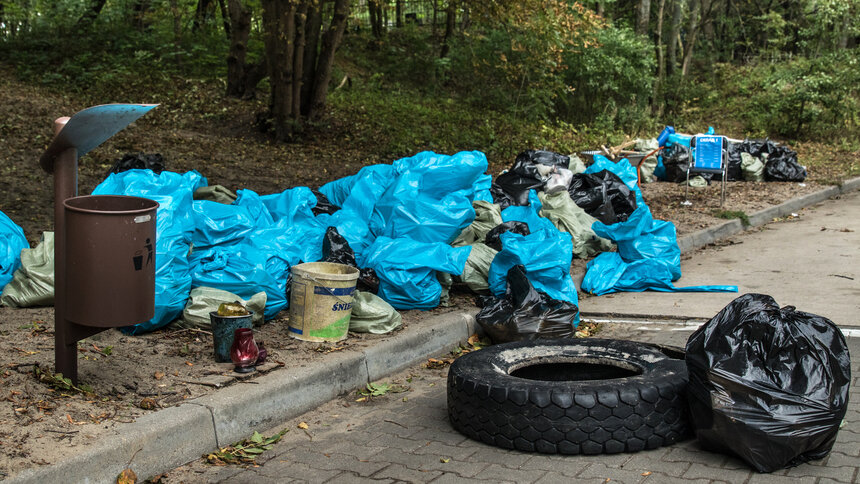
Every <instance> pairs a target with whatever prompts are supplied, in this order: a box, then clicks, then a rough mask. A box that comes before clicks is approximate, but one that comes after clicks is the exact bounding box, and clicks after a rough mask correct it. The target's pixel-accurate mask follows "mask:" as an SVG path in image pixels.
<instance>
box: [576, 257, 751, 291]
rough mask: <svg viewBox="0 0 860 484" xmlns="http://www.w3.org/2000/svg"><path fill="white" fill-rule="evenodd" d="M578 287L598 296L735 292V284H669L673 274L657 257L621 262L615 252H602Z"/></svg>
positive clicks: (590, 263) (736, 289) (588, 268)
mask: <svg viewBox="0 0 860 484" xmlns="http://www.w3.org/2000/svg"><path fill="white" fill-rule="evenodd" d="M586 270H587V272H586V273H585V278H584V279H583V280H582V290H583V291H587V292H589V293H591V294H594V295H597V296H602V295H604V294H611V293H614V292H642V291H659V292H738V286H687V287H676V286H675V285H674V284H672V282H671V281H672V277H673V274H672V272H671V271H670V269H669V267H668V266H667V265H666V264H664V263H662V262H661V261H660V260H659V259H639V260H634V261H629V262H628V261H625V260H624V259H622V258H621V256H620V255H619V254H618V253H617V252H603V253H602V254H600V255H598V256H597V257H595V258H594V259H592V260H591V261H590V262H589V263H588V266H587V269H586Z"/></svg>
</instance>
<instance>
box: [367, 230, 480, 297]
mask: <svg viewBox="0 0 860 484" xmlns="http://www.w3.org/2000/svg"><path fill="white" fill-rule="evenodd" d="M471 251H472V247H471V246H464V247H451V246H450V245H448V244H444V243H441V242H431V243H428V242H417V241H414V240H410V239H405V238H401V239H391V238H389V237H378V238H377V239H376V240H375V241H374V242H373V244H372V245H371V246H370V247H368V248H367V251H366V255H365V257H364V258H363V260H361V261H359V262H358V265H359V267H367V268H370V269H373V270H375V271H376V275H377V276H379V293H378V295H379V297H381V298H382V299H384V300H385V301H387V302H388V303H389V304H391V305H392V306H394V307H395V308H397V309H432V308H435V307H436V306H438V305H439V296H440V295H441V294H442V286H441V285H440V284H439V280H438V279H437V278H436V271H440V272H447V273H449V274H454V275H460V274H462V273H463V269H464V268H465V267H466V259H468V258H469V254H470V253H471Z"/></svg>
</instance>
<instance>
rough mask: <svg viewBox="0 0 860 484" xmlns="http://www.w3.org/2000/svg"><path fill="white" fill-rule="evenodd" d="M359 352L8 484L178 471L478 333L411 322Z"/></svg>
mask: <svg viewBox="0 0 860 484" xmlns="http://www.w3.org/2000/svg"><path fill="white" fill-rule="evenodd" d="M416 326H418V328H417V331H414V332H404V333H400V334H396V335H394V336H392V337H390V338H387V339H385V340H383V341H380V342H379V343H378V344H376V345H373V346H370V347H368V348H366V349H365V350H363V351H360V352H359V351H355V352H350V353H332V354H330V355H328V357H326V359H325V360H324V361H318V362H314V363H312V364H309V365H307V366H305V367H301V368H292V369H285V370H276V371H273V372H271V373H268V374H266V375H263V376H261V377H260V378H257V379H254V380H251V381H249V382H244V381H239V382H236V383H235V384H233V385H231V386H229V387H227V388H224V389H221V390H218V391H217V392H215V393H212V394H210V395H206V396H203V397H200V398H196V399H194V400H190V401H188V402H184V403H182V404H181V405H179V406H176V407H170V408H166V409H164V410H160V411H158V412H155V413H150V414H147V415H144V416H142V417H140V418H138V419H137V420H136V421H135V422H134V423H131V424H128V426H124V427H123V428H122V429H121V432H122V433H121V434H117V435H112V436H108V437H106V438H104V439H102V440H101V441H100V442H99V443H98V444H96V445H95V446H93V447H90V448H88V449H86V450H84V451H83V452H81V453H79V454H75V455H73V456H70V457H69V458H67V459H65V460H63V461H62V462H58V463H56V464H53V465H50V466H47V467H40V468H33V469H28V470H26V471H24V472H21V473H19V474H18V475H16V476H12V477H11V478H10V479H9V480H8V482H10V483H33V484H36V483H44V482H69V483H72V482H76V483H96V482H105V483H108V482H110V483H113V482H116V476H117V475H118V474H119V473H120V472H122V470H123V469H125V468H131V469H132V470H134V472H135V474H137V476H138V478H139V479H144V478H148V477H152V476H155V475H158V474H160V473H162V472H164V471H167V470H170V469H173V468H174V467H178V466H180V465H183V464H185V463H187V462H189V461H191V460H194V459H197V458H199V457H200V456H201V455H203V454H205V453H207V452H211V451H213V450H215V449H216V448H218V447H221V446H225V445H229V444H231V443H233V442H236V441H238V440H240V439H242V438H244V437H247V436H248V433H249V431H251V430H262V429H266V428H269V427H272V426H274V425H276V424H277V423H279V422H282V421H284V420H289V419H291V418H293V417H296V416H298V415H301V414H302V413H304V412H306V411H308V410H311V409H313V408H315V407H317V406H319V405H322V404H323V403H325V402H328V401H329V400H331V399H333V398H335V397H337V396H338V395H341V394H344V393H347V392H349V391H352V390H354V389H356V388H360V387H363V386H364V385H366V384H367V383H370V382H372V381H376V380H378V379H380V378H383V377H385V376H387V375H390V374H393V373H396V372H398V371H401V370H403V369H406V368H408V367H410V366H412V365H414V364H416V363H418V362H420V361H423V360H425V359H427V358H430V357H432V356H436V355H438V354H440V353H444V352H446V351H450V350H452V349H454V348H456V347H457V346H458V345H459V344H460V343H463V342H465V341H466V340H467V339H468V338H469V336H470V335H472V334H473V333H474V332H475V331H476V328H477V323H476V322H475V318H474V317H473V316H472V315H471V314H468V313H463V312H452V313H448V314H441V315H438V316H435V317H432V318H429V319H427V320H424V321H421V322H419V323H416Z"/></svg>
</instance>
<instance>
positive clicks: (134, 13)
mask: <svg viewBox="0 0 860 484" xmlns="http://www.w3.org/2000/svg"><path fill="white" fill-rule="evenodd" d="M151 8H152V0H136V1H135V2H134V3H133V4H132V6H131V25H132V26H133V27H134V28H135V29H137V31H138V32H143V31H145V30H146V29H147V28H149V22H148V21H147V20H146V14H147V12H149V10H150V9H151Z"/></svg>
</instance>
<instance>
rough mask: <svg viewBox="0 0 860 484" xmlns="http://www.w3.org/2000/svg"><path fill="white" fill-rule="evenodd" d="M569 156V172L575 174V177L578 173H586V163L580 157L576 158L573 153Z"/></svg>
mask: <svg viewBox="0 0 860 484" xmlns="http://www.w3.org/2000/svg"><path fill="white" fill-rule="evenodd" d="M567 156H569V157H570V165H568V167H567V169H568V170H570V171H571V172H573V174H574V175H576V174H577V173H585V169H586V168H587V167H586V166H585V162H584V161H582V159H581V158H580V157H578V156H576V155H575V154H573V153H571V154H569V155H567Z"/></svg>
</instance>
